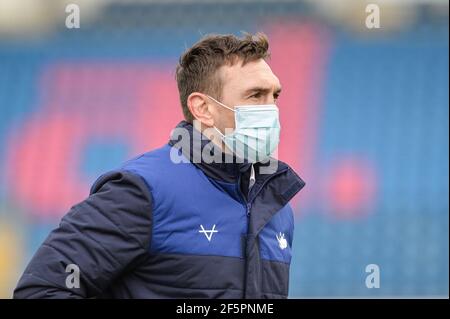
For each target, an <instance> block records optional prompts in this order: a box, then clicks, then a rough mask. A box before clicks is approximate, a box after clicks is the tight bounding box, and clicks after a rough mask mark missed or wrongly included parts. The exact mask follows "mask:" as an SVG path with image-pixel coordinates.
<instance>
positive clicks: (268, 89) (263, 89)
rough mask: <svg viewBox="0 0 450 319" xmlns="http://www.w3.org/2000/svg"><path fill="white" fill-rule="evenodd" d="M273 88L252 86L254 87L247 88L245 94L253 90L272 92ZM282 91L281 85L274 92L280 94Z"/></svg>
mask: <svg viewBox="0 0 450 319" xmlns="http://www.w3.org/2000/svg"><path fill="white" fill-rule="evenodd" d="M271 90H272V89H271V88H268V87H262V86H255V87H252V88H250V89H247V90H246V91H245V92H244V95H247V94H250V93H253V92H261V93H268V92H270V91H271ZM280 92H281V87H279V88H277V89H276V90H275V92H274V94H280Z"/></svg>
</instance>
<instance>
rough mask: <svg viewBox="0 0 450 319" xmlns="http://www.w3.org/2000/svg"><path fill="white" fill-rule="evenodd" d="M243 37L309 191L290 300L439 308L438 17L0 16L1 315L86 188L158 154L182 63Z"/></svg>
mask: <svg viewBox="0 0 450 319" xmlns="http://www.w3.org/2000/svg"><path fill="white" fill-rule="evenodd" d="M69 3H75V4H78V5H79V7H80V17H81V27H80V28H79V29H67V28H66V27H65V19H66V16H67V15H68V14H67V13H66V12H65V7H66V5H67V4H69ZM368 3H376V4H378V5H379V7H380V10H381V28H380V29H367V28H366V27H365V19H366V16H367V13H366V12H365V7H366V5H367V4H368ZM241 30H244V31H249V32H256V31H263V32H265V33H266V34H268V36H269V38H270V45H271V51H272V59H271V61H270V64H271V65H272V67H273V69H274V71H275V73H276V74H277V75H278V76H279V78H280V79H281V82H282V84H283V86H284V89H283V91H284V92H283V94H282V97H281V98H280V102H279V106H280V109H281V114H282V125H283V130H282V134H283V135H282V140H281V141H282V142H281V145H280V157H281V158H282V159H283V160H285V161H287V162H288V163H290V164H292V165H293V166H294V167H295V168H296V169H297V171H298V172H299V173H300V175H301V176H302V177H303V178H304V179H305V180H306V182H307V187H306V188H305V189H304V190H303V191H302V192H301V194H300V195H298V196H297V197H296V201H295V214H296V235H295V238H294V258H293V264H292V268H291V278H290V282H291V286H290V296H291V297H292V298H297V297H300V298H302V297H411V296H412V297H415V296H431V297H434V296H439V297H442V296H448V292H449V263H448V262H449V245H448V240H449V224H448V223H449V219H448V218H449V184H448V181H449V169H448V168H449V166H448V162H449V140H448V138H449V126H448V125H449V123H448V116H449V114H448V112H449V94H448V92H449V91H448V85H449V83H448V70H449V65H448V57H449V42H448V35H449V34H448V31H449V29H448V1H445V0H443V1H438V0H436V1H432V0H428V1H426V0H423V1H412V0H411V1H399V0H391V1H375V0H374V1H370V2H367V1H362V0H344V1H327V0H321V1H318V0H310V1H289V0H277V1H275V0H273V1H248V0H247V1H233V0H228V1H225V0H222V1H217V0H216V1H206V0H204V1H201V0H197V1H195V0H191V1H181V0H178V1H176V0H171V1H150V0H149V1H144V0H141V1H136V0H134V1H132V0H129V1H112V0H111V1H107V0H103V1H100V0H96V1H88V0H84V1H81V0H73V1H70V2H69V1H44V0H42V1H39V0H20V1H16V0H1V1H0V150H1V151H0V178H1V179H0V297H3V298H9V297H11V295H12V289H13V288H14V286H15V284H16V282H17V279H18V277H19V275H20V274H21V272H22V271H23V269H24V267H25V265H26V263H27V262H28V261H29V259H30V258H31V256H32V254H33V253H34V252H35V250H36V249H37V247H38V246H39V245H40V243H41V242H42V241H43V240H44V238H45V237H46V236H47V234H48V233H49V231H50V230H51V229H53V228H54V227H56V226H57V225H58V222H59V219H60V218H61V216H62V215H64V214H65V212H67V211H68V209H69V208H70V207H71V206H72V205H73V204H75V203H76V202H78V201H81V200H82V199H83V198H85V197H86V196H87V195H88V191H89V187H90V185H91V183H92V182H93V181H94V180H95V179H96V177H97V176H98V175H99V174H101V173H102V172H104V171H107V170H108V169H110V168H114V167H116V166H117V165H118V164H120V163H121V162H122V161H124V160H125V159H127V158H129V157H131V156H133V155H136V154H138V153H141V152H144V151H147V150H149V149H151V148H153V147H157V146H160V145H162V144H163V143H165V142H166V140H167V137H168V134H169V132H170V129H171V128H172V127H173V126H174V125H175V124H176V123H177V122H178V121H179V120H180V119H181V118H182V113H181V110H180V106H179V102H178V95H177V90H176V85H175V80H174V68H175V64H176V62H177V59H178V57H179V55H180V54H181V53H182V52H183V50H184V49H185V48H186V47H188V46H190V45H191V44H192V43H194V42H195V41H197V40H198V39H199V38H200V37H201V36H202V35H204V34H207V33H235V34H239V32H240V31H241ZM368 264H377V265H378V266H379V267H380V271H381V287H380V288H379V289H368V288H367V287H366V286H365V278H366V276H367V275H368V274H367V273H366V272H365V267H366V265H368Z"/></svg>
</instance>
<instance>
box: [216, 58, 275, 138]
mask: <svg viewBox="0 0 450 319" xmlns="http://www.w3.org/2000/svg"><path fill="white" fill-rule="evenodd" d="M219 76H220V78H221V81H222V99H221V100H220V102H222V103H223V104H225V105H227V106H229V107H231V108H234V107H235V106H239V105H260V104H275V102H276V100H277V98H278V95H279V94H280V91H281V85H280V81H279V80H278V78H277V77H276V76H275V75H274V74H273V72H272V70H271V69H270V67H269V65H268V64H267V63H266V61H264V60H263V59H259V60H256V61H252V62H248V63H246V64H245V65H244V66H242V63H241V62H238V63H235V64H234V65H232V66H229V65H225V66H223V67H221V68H220V69H219ZM209 103H211V107H210V108H209V110H210V111H211V113H212V115H213V118H214V125H215V126H216V127H217V128H218V129H219V130H220V131H221V132H225V129H234V128H235V122H234V112H232V111H231V110H229V109H227V108H224V107H222V106H220V105H218V104H217V103H215V102H214V101H212V100H209ZM228 132H229V131H228ZM225 133H227V132H225Z"/></svg>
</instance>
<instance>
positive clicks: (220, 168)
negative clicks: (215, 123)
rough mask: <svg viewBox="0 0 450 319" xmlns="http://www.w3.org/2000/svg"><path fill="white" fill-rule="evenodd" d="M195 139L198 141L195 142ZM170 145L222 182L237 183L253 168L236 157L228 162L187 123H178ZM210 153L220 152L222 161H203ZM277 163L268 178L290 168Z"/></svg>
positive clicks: (209, 175)
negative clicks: (204, 154)
mask: <svg viewBox="0 0 450 319" xmlns="http://www.w3.org/2000/svg"><path fill="white" fill-rule="evenodd" d="M186 137H189V138H186ZM200 137H201V138H200ZM194 139H196V141H195V142H194ZM199 140H200V141H199ZM169 145H170V146H174V147H176V148H178V149H180V150H181V152H182V153H183V155H184V156H185V157H186V158H187V159H189V161H190V162H191V163H193V164H194V165H196V166H197V167H198V168H199V169H201V170H202V171H203V172H204V173H205V174H206V175H207V176H208V177H211V178H214V179H216V180H222V181H225V182H229V183H231V182H236V181H237V180H238V179H239V177H240V176H241V175H242V174H243V173H245V172H247V171H248V170H249V168H250V167H251V163H249V162H248V161H245V160H244V161H243V162H242V160H240V161H239V160H238V159H237V158H236V156H234V155H233V156H231V155H228V156H230V157H232V160H230V158H228V161H226V160H225V154H224V153H223V152H222V151H221V150H220V149H219V148H218V147H213V146H214V144H213V143H212V142H211V140H209V139H208V138H207V137H206V136H205V135H203V134H202V133H200V132H199V131H198V130H197V129H196V128H194V126H193V125H192V124H191V123H189V122H186V121H181V122H180V123H178V125H177V126H176V127H175V129H174V130H173V131H172V133H171V136H170V140H169ZM205 148H206V149H205ZM208 151H209V152H210V154H211V156H213V155H214V154H215V152H217V151H219V152H220V154H217V158H221V161H219V162H217V161H212V162H210V163H205V161H203V160H202V157H201V155H202V154H203V152H208ZM276 162H277V165H278V167H277V169H276V170H275V171H274V172H273V173H272V174H265V175H267V176H266V178H268V177H270V176H271V175H273V174H276V173H277V172H280V171H283V170H286V169H288V168H289V166H288V165H287V164H285V163H284V162H282V161H279V160H277V161H276ZM254 166H255V171H258V168H259V167H260V166H263V164H260V163H255V164H254ZM262 176H264V175H262Z"/></svg>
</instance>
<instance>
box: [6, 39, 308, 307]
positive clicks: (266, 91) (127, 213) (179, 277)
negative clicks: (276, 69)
mask: <svg viewBox="0 0 450 319" xmlns="http://www.w3.org/2000/svg"><path fill="white" fill-rule="evenodd" d="M268 47H269V45H268V40H267V37H266V36H265V35H263V34H257V35H254V36H252V35H249V34H246V35H245V36H244V37H242V38H238V37H235V36H233V35H214V36H212V35H211V36H207V37H205V38H203V39H202V40H201V41H199V42H198V43H196V44H195V45H194V46H193V47H191V48H190V49H188V50H187V51H186V52H185V53H184V54H183V55H182V57H181V58H180V62H179V65H178V67H177V74H176V75H177V83H178V89H179V93H180V100H181V105H182V109H183V113H184V117H185V121H182V122H181V123H180V124H178V126H177V128H176V129H175V130H174V131H173V132H172V136H171V139H170V141H169V143H168V144H167V145H165V146H163V147H161V148H159V149H156V150H153V151H150V152H148V153H145V154H143V155H141V156H139V157H137V158H134V159H132V160H130V161H128V162H126V163H125V164H124V165H122V167H120V168H119V169H117V170H114V171H112V172H109V173H107V174H104V175H103V176H101V177H100V178H99V179H98V180H97V181H96V182H95V184H94V185H93V187H92V189H91V192H90V196H89V197H88V198H87V199H86V200H84V201H83V202H81V203H79V204H77V205H75V206H73V207H72V208H71V210H70V211H69V213H68V214H67V215H66V216H65V217H64V218H63V219H62V221H61V223H60V225H59V227H58V228H57V229H55V230H54V231H53V232H52V233H51V234H50V235H49V237H48V238H47V239H46V240H45V242H44V243H43V244H42V246H41V247H40V248H39V250H38V251H37V252H36V254H35V255H34V257H33V259H32V260H31V262H30V263H29V265H28V267H27V268H26V270H25V272H24V274H23V276H22V277H21V279H20V281H19V283H18V285H17V288H16V289H15V291H14V297H15V298H286V297H287V295H288V281H289V280H288V279H289V264H290V259H291V245H292V238H293V227H294V220H293V215H292V210H291V208H290V206H289V204H288V202H289V200H290V199H291V198H292V197H293V196H294V195H295V194H296V193H297V192H298V191H299V190H300V189H301V188H302V187H303V186H304V182H303V181H302V180H301V179H300V178H299V177H298V176H297V175H296V174H295V172H294V171H293V170H292V169H291V168H289V167H288V166H287V165H286V164H284V163H282V162H281V161H277V160H275V159H274V158H273V157H270V155H271V154H272V153H273V151H274V150H275V149H276V146H277V145H278V140H279V131H280V124H279V120H278V108H277V107H276V105H275V103H276V100H277V98H278V95H279V93H280V91H281V86H280V82H279V80H278V78H277V77H276V76H275V75H274V74H273V73H272V71H271V69H270V67H269V65H268V64H267V63H266V61H265V60H266V59H267V58H268ZM200 132H201V133H200ZM66 271H68V272H66ZM75 275H76V277H77V278H75V277H74V276H75ZM68 276H72V277H71V279H70V280H68Z"/></svg>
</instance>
